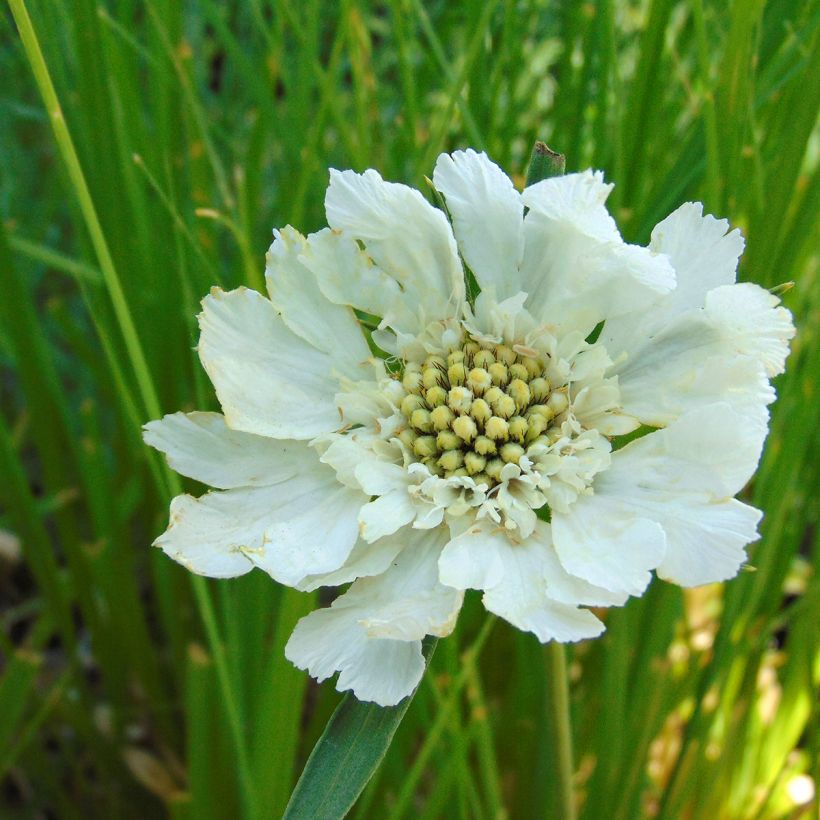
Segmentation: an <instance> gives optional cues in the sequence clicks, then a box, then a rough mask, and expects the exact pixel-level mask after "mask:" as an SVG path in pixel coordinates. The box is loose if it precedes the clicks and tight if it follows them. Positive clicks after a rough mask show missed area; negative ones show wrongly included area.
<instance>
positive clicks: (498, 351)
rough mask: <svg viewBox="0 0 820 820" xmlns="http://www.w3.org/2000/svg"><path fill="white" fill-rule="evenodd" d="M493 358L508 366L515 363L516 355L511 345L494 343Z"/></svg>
mask: <svg viewBox="0 0 820 820" xmlns="http://www.w3.org/2000/svg"><path fill="white" fill-rule="evenodd" d="M495 358H496V360H497V361H499V362H503V363H504V364H506V365H507V366H509V365H511V364H514V363H515V360H516V359H517V358H518V356H517V355H516V353H515V351H514V350H513V349H512V348H511V347H507V345H496V348H495Z"/></svg>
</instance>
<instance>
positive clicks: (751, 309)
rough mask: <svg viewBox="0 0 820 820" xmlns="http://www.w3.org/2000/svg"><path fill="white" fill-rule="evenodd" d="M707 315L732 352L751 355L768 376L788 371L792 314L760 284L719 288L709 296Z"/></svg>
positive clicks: (749, 283) (792, 328)
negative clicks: (761, 365)
mask: <svg viewBox="0 0 820 820" xmlns="http://www.w3.org/2000/svg"><path fill="white" fill-rule="evenodd" d="M705 307H706V315H707V316H708V317H709V319H710V320H711V321H712V322H714V323H715V324H717V325H718V326H719V327H720V328H721V329H722V331H723V336H724V339H725V340H726V342H727V343H728V344H730V345H731V347H732V352H733V353H735V354H736V355H740V356H750V357H751V358H753V359H755V360H756V361H759V362H761V363H762V364H763V366H764V367H765V368H766V375H768V376H770V377H771V376H777V375H778V374H779V373H782V372H783V371H784V370H785V364H786V357H787V356H788V355H789V339H792V338H793V337H794V333H795V330H794V323H793V322H792V315H791V313H790V312H789V311H788V310H786V308H784V307H782V306H780V300H779V299H778V298H777V297H776V296H774V295H773V294H771V293H769V291H767V290H765V288H761V287H760V286H758V285H754V284H752V283H751V282H743V283H741V284H739V285H731V286H728V287H721V288H715V289H714V290H712V291H710V292H709V293H707V294H706V306H705Z"/></svg>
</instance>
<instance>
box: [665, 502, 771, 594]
mask: <svg viewBox="0 0 820 820" xmlns="http://www.w3.org/2000/svg"><path fill="white" fill-rule="evenodd" d="M690 515H691V516H692V517H691V518H690ZM761 517H762V513H761V512H760V510H757V509H755V508H754V507H750V506H748V505H747V504H743V503H741V502H740V501H737V500H736V499H734V498H730V499H729V500H728V501H719V502H715V503H712V504H700V505H698V506H697V509H696V510H693V509H691V508H687V507H678V508H676V509H675V510H674V511H670V513H669V514H668V515H667V516H666V517H665V518H664V520H663V528H664V530H666V533H667V537H668V543H669V549H668V550H667V552H666V556H665V557H664V559H663V561H662V562H661V564H660V566H659V567H658V577H660V578H664V579H665V580H667V581H672V582H674V583H676V584H680V585H681V586H684V587H693V586H699V585H700V584H711V583H714V582H716V581H725V580H727V579H728V578H733V577H734V576H735V575H737V572H738V570H739V569H740V566H741V565H742V564H743V563H744V562H745V561H746V549H745V547H746V545H747V544H750V543H752V542H753V541H756V540H757V539H758V537H759V536H758V532H757V525H758V523H759V522H760V519H761Z"/></svg>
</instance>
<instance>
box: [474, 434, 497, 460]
mask: <svg viewBox="0 0 820 820" xmlns="http://www.w3.org/2000/svg"><path fill="white" fill-rule="evenodd" d="M473 449H474V450H475V451H476V452H477V453H478V454H479V455H480V456H489V455H493V454H494V453H495V442H494V441H493V440H492V439H491V438H487V436H478V437H477V438H476V440H475V444H473Z"/></svg>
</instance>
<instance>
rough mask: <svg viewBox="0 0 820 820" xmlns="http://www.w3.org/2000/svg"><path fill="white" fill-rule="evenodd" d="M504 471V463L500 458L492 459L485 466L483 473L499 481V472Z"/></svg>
mask: <svg viewBox="0 0 820 820" xmlns="http://www.w3.org/2000/svg"><path fill="white" fill-rule="evenodd" d="M503 469H504V462H503V461H502V460H501V459H500V458H494V459H492V460H490V461H488V462H487V466H486V467H485V468H484V472H485V473H487V475H488V476H489V477H490V478H492V479H495V480H496V481H499V480H500V479H501V471H502V470H503Z"/></svg>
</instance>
